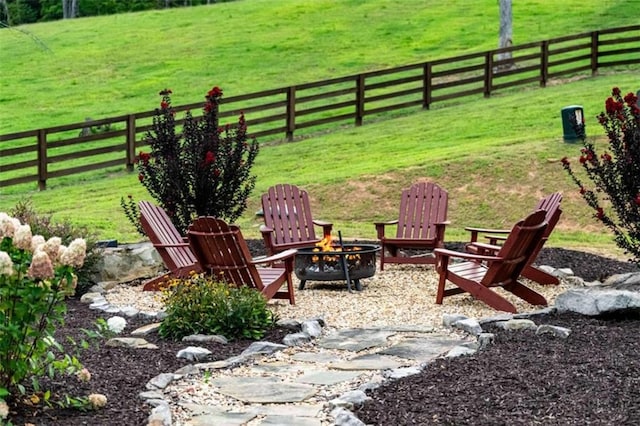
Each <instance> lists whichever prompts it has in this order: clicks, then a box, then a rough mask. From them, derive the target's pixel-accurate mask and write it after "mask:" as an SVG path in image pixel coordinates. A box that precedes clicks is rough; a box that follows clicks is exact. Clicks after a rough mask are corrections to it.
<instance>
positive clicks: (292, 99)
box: [286, 86, 296, 142]
mask: <svg viewBox="0 0 640 426" xmlns="http://www.w3.org/2000/svg"><path fill="white" fill-rule="evenodd" d="M286 120H287V123H286V126H287V136H286V137H287V141H289V142H291V141H293V132H294V131H295V129H296V86H289V89H288V90H287V118H286Z"/></svg>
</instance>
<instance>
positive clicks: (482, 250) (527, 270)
mask: <svg viewBox="0 0 640 426" xmlns="http://www.w3.org/2000/svg"><path fill="white" fill-rule="evenodd" d="M561 201H562V194H561V193H560V192H554V193H553V194H551V195H548V196H546V197H544V198H542V199H541V200H540V201H538V204H537V205H536V207H535V208H534V209H533V211H536V210H545V211H546V212H547V216H546V218H545V221H546V222H547V228H546V230H545V232H544V235H543V236H542V238H541V239H540V242H539V243H538V246H537V247H536V248H535V250H534V251H533V254H532V255H531V258H530V259H529V262H528V264H527V265H526V266H525V267H524V269H523V270H522V276H523V277H525V278H528V279H530V280H532V281H535V282H537V283H539V284H542V285H558V284H560V280H558V278H557V277H554V276H553V275H551V274H549V273H547V272H545V271H543V270H541V269H538V268H536V267H535V266H534V265H533V262H535V260H536V259H537V258H538V254H539V253H540V250H542V247H543V246H544V244H545V243H546V242H547V240H548V239H549V235H551V232H552V231H553V229H554V228H555V226H556V224H557V223H558V220H559V219H560V215H561V214H562V209H561V208H560V202H561ZM465 229H466V230H467V231H470V232H471V242H469V243H467V245H466V247H465V250H466V251H467V252H469V253H476V254H488V255H493V254H495V253H497V252H498V250H500V247H499V244H500V243H503V242H504V241H505V240H506V238H507V237H506V235H507V234H508V233H509V230H504V229H486V228H472V227H467V228H465ZM479 234H486V235H484V237H485V238H486V239H487V243H486V244H485V243H482V242H479V241H478V235H479Z"/></svg>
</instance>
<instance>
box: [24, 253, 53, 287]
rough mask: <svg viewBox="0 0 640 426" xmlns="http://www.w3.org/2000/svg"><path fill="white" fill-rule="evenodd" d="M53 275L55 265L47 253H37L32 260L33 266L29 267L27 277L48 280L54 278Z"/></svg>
mask: <svg viewBox="0 0 640 426" xmlns="http://www.w3.org/2000/svg"><path fill="white" fill-rule="evenodd" d="M53 275H54V271H53V264H52V263H51V259H49V256H48V255H47V253H45V252H43V251H37V252H35V253H34V254H33V257H32V258H31V266H29V270H28V271H27V276H28V277H31V278H37V279H41V280H46V279H47V278H53Z"/></svg>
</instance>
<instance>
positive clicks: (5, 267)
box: [0, 251, 13, 275]
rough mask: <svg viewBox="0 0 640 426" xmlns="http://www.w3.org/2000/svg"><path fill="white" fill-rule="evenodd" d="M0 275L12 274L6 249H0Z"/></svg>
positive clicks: (11, 264) (11, 266) (11, 263)
mask: <svg viewBox="0 0 640 426" xmlns="http://www.w3.org/2000/svg"><path fill="white" fill-rule="evenodd" d="M0 275H13V262H12V261H11V257H10V256H9V253H7V252H6V251H0Z"/></svg>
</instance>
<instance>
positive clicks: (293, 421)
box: [260, 416, 322, 426]
mask: <svg viewBox="0 0 640 426" xmlns="http://www.w3.org/2000/svg"><path fill="white" fill-rule="evenodd" d="M260 425H261V426H264V425H269V426H289V425H291V426H321V425H322V422H321V421H320V419H314V418H312V417H294V416H267V417H265V418H264V419H262V421H261V422H260Z"/></svg>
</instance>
